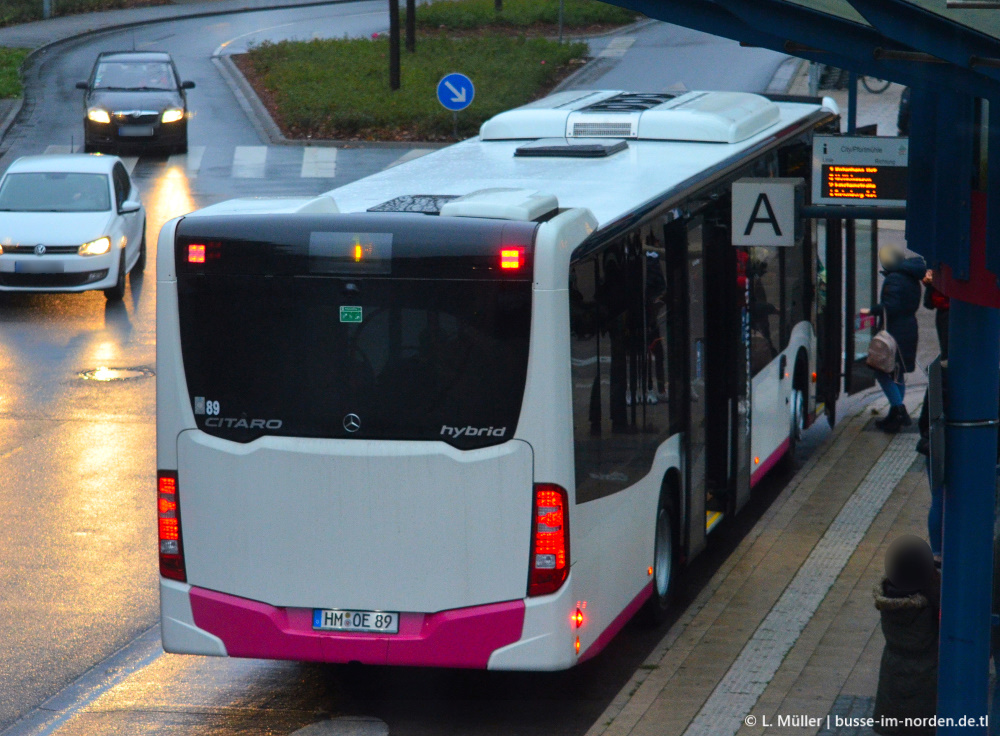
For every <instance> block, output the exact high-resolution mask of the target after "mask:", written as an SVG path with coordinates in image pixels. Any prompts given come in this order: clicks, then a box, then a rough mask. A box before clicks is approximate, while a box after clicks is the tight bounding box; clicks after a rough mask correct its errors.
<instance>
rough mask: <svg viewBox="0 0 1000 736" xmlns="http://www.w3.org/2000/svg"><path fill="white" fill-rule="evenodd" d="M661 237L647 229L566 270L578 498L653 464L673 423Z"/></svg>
mask: <svg viewBox="0 0 1000 736" xmlns="http://www.w3.org/2000/svg"><path fill="white" fill-rule="evenodd" d="M665 260H666V259H665V249H664V243H663V238H662V235H661V236H657V234H656V229H655V228H653V227H645V228H642V229H641V230H636V231H633V232H631V233H628V234H627V235H625V236H624V237H622V238H620V239H618V240H615V241H614V242H612V243H610V244H609V245H608V246H606V247H605V248H603V249H601V250H600V251H599V252H598V253H597V254H595V255H594V256H591V257H589V258H586V259H583V260H580V261H578V262H576V263H574V264H573V265H572V266H571V268H570V279H569V309H570V332H571V336H570V352H571V361H572V369H571V373H572V381H573V385H572V396H573V439H574V442H573V444H574V458H575V465H576V499H577V503H584V502H586V501H592V500H594V499H597V498H602V497H604V496H607V495H610V494H612V493H617V492H618V491H621V490H624V489H625V488H628V487H629V486H631V485H633V484H635V483H636V482H637V481H638V480H639V479H641V478H642V477H644V476H645V475H646V474H647V473H648V472H649V469H650V467H652V464H653V459H654V457H655V454H656V450H657V448H658V447H659V445H660V443H661V442H663V441H665V440H666V439H667V438H668V437H669V435H670V430H671V420H672V419H673V420H674V422H676V421H677V419H676V417H674V416H673V415H672V413H671V412H673V413H675V414H676V413H678V412H679V411H680V410H681V408H680V405H678V406H677V407H672V405H671V403H670V389H671V381H670V379H671V371H670V369H669V364H670V358H671V355H670V351H668V350H667V346H668V341H669V339H670V337H671V336H670V335H669V334H668V325H669V324H671V322H670V320H669V318H670V315H669V313H668V311H669V305H670V304H671V302H670V301H669V300H668V299H667V297H668V293H667V274H666V265H665Z"/></svg>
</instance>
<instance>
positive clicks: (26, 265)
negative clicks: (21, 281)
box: [14, 261, 66, 273]
mask: <svg viewBox="0 0 1000 736" xmlns="http://www.w3.org/2000/svg"><path fill="white" fill-rule="evenodd" d="M65 270H66V269H65V267H64V266H63V264H62V263H59V262H56V263H53V262H52V261H48V262H46V261H14V273H63V271H65Z"/></svg>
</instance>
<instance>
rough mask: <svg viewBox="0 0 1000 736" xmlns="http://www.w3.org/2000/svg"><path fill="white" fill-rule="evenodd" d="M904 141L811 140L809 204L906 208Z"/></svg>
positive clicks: (868, 138) (906, 148)
mask: <svg viewBox="0 0 1000 736" xmlns="http://www.w3.org/2000/svg"><path fill="white" fill-rule="evenodd" d="M909 148H910V145H909V139H908V138H876V137H872V136H814V137H813V171H812V175H813V181H812V201H813V204H840V205H864V206H869V207H870V206H879V205H881V206H885V207H903V206H905V205H906V192H907V165H908V162H909Z"/></svg>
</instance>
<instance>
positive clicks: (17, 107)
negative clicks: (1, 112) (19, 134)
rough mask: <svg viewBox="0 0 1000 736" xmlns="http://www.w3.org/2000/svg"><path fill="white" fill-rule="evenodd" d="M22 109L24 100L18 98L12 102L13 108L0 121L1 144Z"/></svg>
mask: <svg viewBox="0 0 1000 736" xmlns="http://www.w3.org/2000/svg"><path fill="white" fill-rule="evenodd" d="M22 107H24V98H23V97H18V98H17V99H15V100H14V107H12V108H11V110H10V112H8V113H7V115H6V116H5V117H4V119H3V120H0V143H3V139H4V136H6V135H7V131H8V130H10V129H11V126H13V125H14V121H15V120H16V119H17V116H18V114H19V113H20V112H21V108H22Z"/></svg>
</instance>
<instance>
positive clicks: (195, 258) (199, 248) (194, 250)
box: [188, 243, 205, 263]
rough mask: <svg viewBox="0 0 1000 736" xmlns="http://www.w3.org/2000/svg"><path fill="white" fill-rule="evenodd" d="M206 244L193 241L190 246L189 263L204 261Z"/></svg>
mask: <svg viewBox="0 0 1000 736" xmlns="http://www.w3.org/2000/svg"><path fill="white" fill-rule="evenodd" d="M204 262H205V246H204V245H201V244H199V243H191V244H190V245H189V246H188V263H204Z"/></svg>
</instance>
